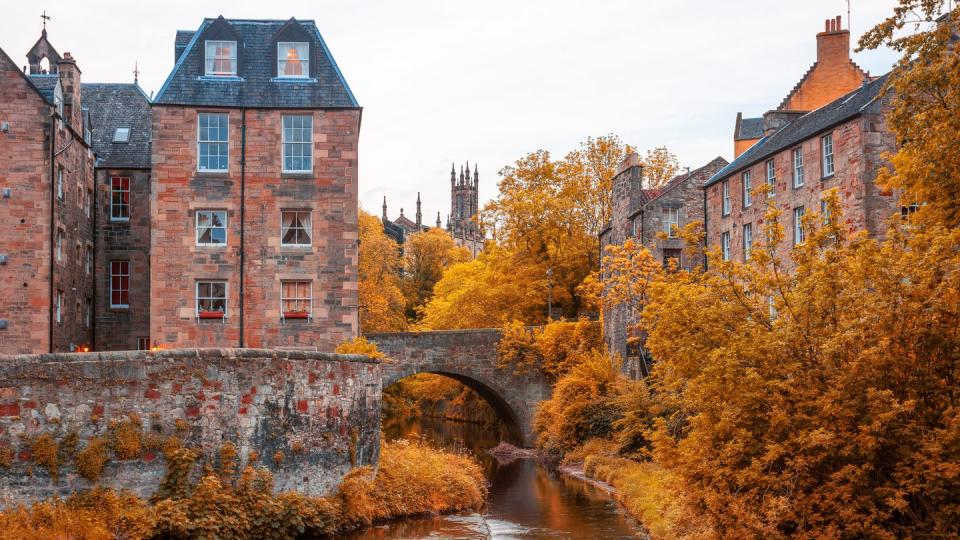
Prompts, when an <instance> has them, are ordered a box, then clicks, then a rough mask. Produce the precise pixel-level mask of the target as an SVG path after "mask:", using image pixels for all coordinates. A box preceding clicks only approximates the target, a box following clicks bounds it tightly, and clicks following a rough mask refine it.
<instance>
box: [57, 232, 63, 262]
mask: <svg viewBox="0 0 960 540" xmlns="http://www.w3.org/2000/svg"><path fill="white" fill-rule="evenodd" d="M63 237H64V234H63V229H57V262H61V261H63Z"/></svg>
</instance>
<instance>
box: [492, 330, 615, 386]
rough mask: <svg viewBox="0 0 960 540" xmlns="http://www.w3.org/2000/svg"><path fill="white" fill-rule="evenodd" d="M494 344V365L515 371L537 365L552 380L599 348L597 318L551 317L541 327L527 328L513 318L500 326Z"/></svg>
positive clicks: (524, 371) (525, 369)
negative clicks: (497, 340) (495, 345)
mask: <svg viewBox="0 0 960 540" xmlns="http://www.w3.org/2000/svg"><path fill="white" fill-rule="evenodd" d="M501 333H502V336H503V337H501V339H500V341H499V343H498V344H497V365H498V367H501V368H512V369H513V371H514V372H515V373H517V374H522V373H526V372H528V371H529V370H533V369H540V370H542V371H543V372H544V373H546V374H547V375H548V376H549V377H551V378H552V379H554V380H556V379H559V378H560V377H562V376H564V375H566V374H567V372H569V371H570V369H571V368H573V366H574V365H576V364H577V362H579V361H580V359H582V358H583V357H584V356H585V355H587V354H589V353H590V352H599V351H602V350H603V335H602V328H601V326H600V323H599V322H595V321H589V320H587V319H580V320H578V321H576V322H567V321H553V322H550V323H548V324H547V325H546V326H543V327H542V328H528V327H527V326H525V325H523V324H522V323H521V322H520V321H513V322H511V323H509V324H507V325H505V326H504V327H503V328H502V329H501Z"/></svg>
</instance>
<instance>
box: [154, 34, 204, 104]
mask: <svg viewBox="0 0 960 540" xmlns="http://www.w3.org/2000/svg"><path fill="white" fill-rule="evenodd" d="M211 20H215V19H206V18H204V19H203V22H202V23H200V27H199V28H197V30H196V31H194V33H193V35H192V36H190V42H189V43H187V46H186V47H184V48H183V52H182V53H180V58H177V63H176V64H174V65H173V69H171V70H170V74H169V75H167V80H165V81H163V86H161V87H160V90H159V91H158V92H157V96H156V97H155V98H153V101H158V100H159V99H160V98H161V97H163V94H164V92H166V91H167V87H168V86H170V81H172V80H173V77H174V75H176V74H177V72H178V71H180V67H181V66H182V65H183V62H184V61H185V60H186V58H187V53H189V52H190V51H192V50H193V47H194V45H196V43H197V40H198V39H199V38H200V34H201V33H202V32H203V30H204V29H205V28H206V27H207V26H208V25H209V22H208V21H211Z"/></svg>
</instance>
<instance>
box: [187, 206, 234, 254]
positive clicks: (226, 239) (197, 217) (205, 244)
mask: <svg viewBox="0 0 960 540" xmlns="http://www.w3.org/2000/svg"><path fill="white" fill-rule="evenodd" d="M203 214H208V215H209V216H210V223H211V224H212V223H213V216H214V215H215V214H222V215H223V226H222V227H214V226H213V225H204V226H203V227H201V226H200V216H201V215H203ZM227 219H228V216H227V211H226V210H212V209H200V210H197V211H196V212H194V216H193V223H194V241H195V242H196V245H197V246H202V247H226V246H227V243H228V242H229V239H230V227H229V226H228V225H229V224H228V221H227ZM207 229H223V243H220V242H201V241H200V237H201V236H202V235H201V230H203V231H206V230H207ZM210 237H211V238H213V234H212V233H211V235H210Z"/></svg>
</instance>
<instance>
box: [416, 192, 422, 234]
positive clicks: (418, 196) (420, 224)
mask: <svg viewBox="0 0 960 540" xmlns="http://www.w3.org/2000/svg"><path fill="white" fill-rule="evenodd" d="M421 226H423V214H421V213H420V192H419V191H418V192H417V230H420V227H421Z"/></svg>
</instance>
